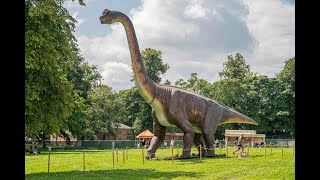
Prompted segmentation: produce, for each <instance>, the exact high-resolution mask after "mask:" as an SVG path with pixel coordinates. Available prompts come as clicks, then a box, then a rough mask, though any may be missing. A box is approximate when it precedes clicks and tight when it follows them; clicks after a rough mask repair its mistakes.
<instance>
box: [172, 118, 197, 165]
mask: <svg viewBox="0 0 320 180" xmlns="http://www.w3.org/2000/svg"><path fill="white" fill-rule="evenodd" d="M176 120H177V121H176V123H175V125H176V126H177V127H178V128H180V129H181V130H182V131H183V132H184V136H183V144H184V147H183V151H182V155H181V156H180V158H183V159H186V158H190V157H191V155H190V152H191V147H192V143H193V140H194V135H195V132H194V129H193V126H192V125H191V123H190V122H189V121H188V118H187V117H186V116H185V114H184V113H182V112H178V113H177V114H176Z"/></svg>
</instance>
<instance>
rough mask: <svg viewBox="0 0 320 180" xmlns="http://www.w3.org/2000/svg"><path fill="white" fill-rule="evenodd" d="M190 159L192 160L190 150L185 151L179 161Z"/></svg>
mask: <svg viewBox="0 0 320 180" xmlns="http://www.w3.org/2000/svg"><path fill="white" fill-rule="evenodd" d="M188 158H191V155H190V150H187V151H183V152H182V155H181V156H180V158H179V159H188Z"/></svg>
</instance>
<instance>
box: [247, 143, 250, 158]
mask: <svg viewBox="0 0 320 180" xmlns="http://www.w3.org/2000/svg"><path fill="white" fill-rule="evenodd" d="M249 149H250V142H248V154H247V156H248V157H249Z"/></svg>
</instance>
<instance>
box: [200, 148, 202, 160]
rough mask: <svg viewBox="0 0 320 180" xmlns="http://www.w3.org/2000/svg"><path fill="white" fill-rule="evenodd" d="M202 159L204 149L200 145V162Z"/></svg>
mask: <svg viewBox="0 0 320 180" xmlns="http://www.w3.org/2000/svg"><path fill="white" fill-rule="evenodd" d="M201 159H202V147H201V144H200V161H201Z"/></svg>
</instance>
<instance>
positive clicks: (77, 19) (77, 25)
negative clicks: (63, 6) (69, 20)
mask: <svg viewBox="0 0 320 180" xmlns="http://www.w3.org/2000/svg"><path fill="white" fill-rule="evenodd" d="M78 15H79V12H75V13H73V15H72V17H73V18H74V19H75V20H76V21H77V23H76V27H79V26H80V25H81V24H82V23H84V22H85V19H81V18H77V16H78Z"/></svg>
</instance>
